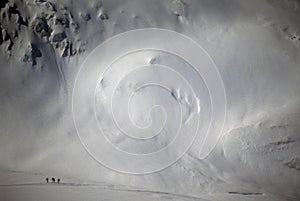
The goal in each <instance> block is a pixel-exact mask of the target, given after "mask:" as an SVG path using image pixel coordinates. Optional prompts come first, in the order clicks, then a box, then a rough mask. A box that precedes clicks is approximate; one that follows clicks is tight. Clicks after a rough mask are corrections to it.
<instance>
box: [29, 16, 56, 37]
mask: <svg viewBox="0 0 300 201" xmlns="http://www.w3.org/2000/svg"><path fill="white" fill-rule="evenodd" d="M32 26H33V30H34V32H35V33H37V34H38V35H40V36H41V37H49V36H50V34H51V29H50V27H49V26H48V24H47V21H46V19H45V18H41V17H37V18H35V19H34V20H33V23H32Z"/></svg>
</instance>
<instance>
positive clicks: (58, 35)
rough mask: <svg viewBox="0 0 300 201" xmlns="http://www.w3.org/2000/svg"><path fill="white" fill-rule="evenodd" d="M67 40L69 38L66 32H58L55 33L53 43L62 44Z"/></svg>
mask: <svg viewBox="0 0 300 201" xmlns="http://www.w3.org/2000/svg"><path fill="white" fill-rule="evenodd" d="M65 38H67V35H66V33H65V32H63V31H62V32H58V33H55V34H53V37H52V42H53V43H56V42H61V41H63V40H64V39H65Z"/></svg>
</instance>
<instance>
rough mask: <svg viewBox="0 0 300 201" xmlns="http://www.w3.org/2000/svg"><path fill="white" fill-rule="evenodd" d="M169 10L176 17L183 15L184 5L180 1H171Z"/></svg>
mask: <svg viewBox="0 0 300 201" xmlns="http://www.w3.org/2000/svg"><path fill="white" fill-rule="evenodd" d="M171 10H172V11H173V13H174V14H175V15H176V16H184V15H185V5H184V3H183V2H182V1H181V0H173V1H172V4H171Z"/></svg>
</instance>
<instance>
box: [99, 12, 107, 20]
mask: <svg viewBox="0 0 300 201" xmlns="http://www.w3.org/2000/svg"><path fill="white" fill-rule="evenodd" d="M100 19H101V20H108V15H107V14H106V13H102V14H100Z"/></svg>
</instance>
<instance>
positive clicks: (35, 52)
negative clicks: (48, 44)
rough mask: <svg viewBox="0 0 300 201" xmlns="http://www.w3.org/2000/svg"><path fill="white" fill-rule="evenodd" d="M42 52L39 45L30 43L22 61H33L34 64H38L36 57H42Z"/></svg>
mask: <svg viewBox="0 0 300 201" xmlns="http://www.w3.org/2000/svg"><path fill="white" fill-rule="evenodd" d="M41 56H42V52H41V51H40V50H39V48H38V47H37V45H35V44H32V43H30V44H29V45H28V47H27V51H26V53H25V54H24V56H23V58H22V61H24V62H26V63H31V65H32V66H35V65H36V58H38V57H41Z"/></svg>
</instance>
